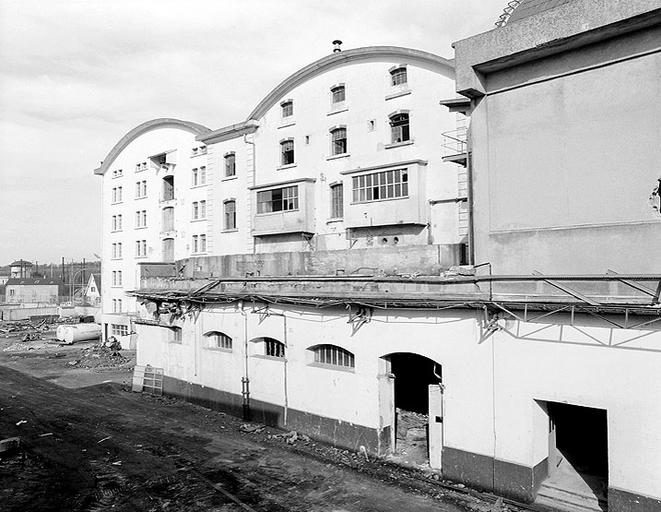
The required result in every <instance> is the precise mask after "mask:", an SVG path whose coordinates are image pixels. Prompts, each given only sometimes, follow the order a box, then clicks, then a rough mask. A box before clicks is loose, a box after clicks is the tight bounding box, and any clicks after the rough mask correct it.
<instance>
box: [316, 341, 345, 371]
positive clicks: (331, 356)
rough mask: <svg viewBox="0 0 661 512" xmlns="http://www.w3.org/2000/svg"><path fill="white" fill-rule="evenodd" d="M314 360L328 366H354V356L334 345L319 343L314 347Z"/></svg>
mask: <svg viewBox="0 0 661 512" xmlns="http://www.w3.org/2000/svg"><path fill="white" fill-rule="evenodd" d="M314 362H315V363H319V364H327V365H330V366H342V367H346V368H355V357H354V355H353V354H352V353H351V352H349V351H348V350H344V349H343V348H340V347H338V346H336V345H319V346H318V347H316V348H315V349H314Z"/></svg>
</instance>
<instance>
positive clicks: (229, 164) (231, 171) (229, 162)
mask: <svg viewBox="0 0 661 512" xmlns="http://www.w3.org/2000/svg"><path fill="white" fill-rule="evenodd" d="M225 176H236V155H235V154H234V153H227V154H226V155H225Z"/></svg>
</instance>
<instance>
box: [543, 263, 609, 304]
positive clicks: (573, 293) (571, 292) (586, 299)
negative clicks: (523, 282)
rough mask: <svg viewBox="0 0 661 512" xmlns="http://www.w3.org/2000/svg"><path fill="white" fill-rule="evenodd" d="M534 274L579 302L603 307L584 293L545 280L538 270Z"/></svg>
mask: <svg viewBox="0 0 661 512" xmlns="http://www.w3.org/2000/svg"><path fill="white" fill-rule="evenodd" d="M532 274H533V275H534V276H540V277H542V281H544V282H545V283H547V284H550V285H551V286H553V287H555V288H557V289H558V290H561V291H563V292H565V293H568V294H569V295H571V296H572V297H576V298H577V299H578V300H582V301H583V302H585V303H586V304H590V306H601V303H600V302H597V301H596V300H592V299H591V298H589V297H586V296H585V295H583V294H582V293H579V292H577V291H576V290H573V289H571V288H569V286H565V285H563V284H560V283H558V282H557V281H553V280H551V279H545V278H544V277H543V275H544V274H542V273H541V272H538V271H537V270H533V272H532Z"/></svg>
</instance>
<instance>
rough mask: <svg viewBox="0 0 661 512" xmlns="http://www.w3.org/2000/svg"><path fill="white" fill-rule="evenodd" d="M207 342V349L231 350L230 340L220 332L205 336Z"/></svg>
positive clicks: (209, 333)
mask: <svg viewBox="0 0 661 512" xmlns="http://www.w3.org/2000/svg"><path fill="white" fill-rule="evenodd" d="M205 336H206V337H207V339H208V341H209V347H211V348H222V349H225V350H232V338H230V337H229V336H228V335H227V334H225V333H223V332H220V331H211V332H208V333H206V334H205Z"/></svg>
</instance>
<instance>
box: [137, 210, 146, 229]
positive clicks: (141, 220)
mask: <svg viewBox="0 0 661 512" xmlns="http://www.w3.org/2000/svg"><path fill="white" fill-rule="evenodd" d="M135 227H136V228H146V227H147V210H137V211H136V212H135Z"/></svg>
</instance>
